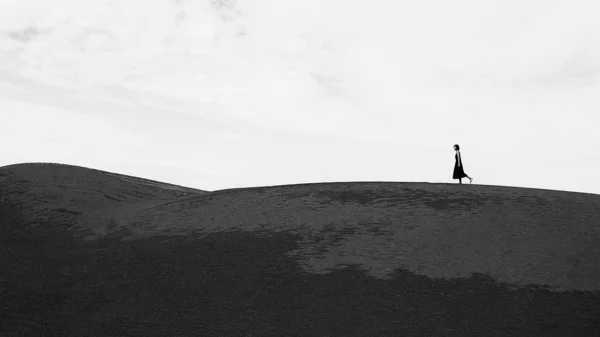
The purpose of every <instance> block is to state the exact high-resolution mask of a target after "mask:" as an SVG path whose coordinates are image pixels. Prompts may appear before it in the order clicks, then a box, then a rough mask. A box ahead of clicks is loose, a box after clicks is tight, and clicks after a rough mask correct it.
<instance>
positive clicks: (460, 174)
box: [452, 144, 473, 184]
mask: <svg viewBox="0 0 600 337" xmlns="http://www.w3.org/2000/svg"><path fill="white" fill-rule="evenodd" d="M454 151H456V154H455V155H454V160H455V163H454V173H453V174H452V179H458V183H459V184H462V178H469V184H470V183H472V182H473V178H471V177H469V176H468V175H467V174H466V173H465V167H464V166H463V163H462V159H461V158H460V146H458V144H454Z"/></svg>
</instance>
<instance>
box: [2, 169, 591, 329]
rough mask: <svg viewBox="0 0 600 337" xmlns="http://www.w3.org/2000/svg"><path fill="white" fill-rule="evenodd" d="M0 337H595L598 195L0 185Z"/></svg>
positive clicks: (68, 182)
mask: <svg viewBox="0 0 600 337" xmlns="http://www.w3.org/2000/svg"><path fill="white" fill-rule="evenodd" d="M0 200H1V201H2V204H1V206H0V207H1V209H0V220H1V226H0V237H1V239H0V240H1V241H0V249H1V250H2V254H1V255H0V256H1V259H0V266H1V267H2V268H1V269H0V271H1V273H2V274H0V282H1V286H2V287H1V289H0V291H1V296H2V303H3V305H2V309H0V310H1V311H0V314H1V316H0V317H2V318H3V319H2V320H0V332H6V333H9V334H12V335H15V334H21V335H32V334H39V333H43V334H44V335H57V336H67V335H99V336H116V335H119V336H123V335H140V336H141V335H147V334H150V335H169V336H172V335H203V336H282V335H290V336H291V335H294V336H398V335H411V336H504V335H507V334H512V335H516V336H540V335H544V336H597V335H598V333H599V332H600V318H599V317H600V269H599V268H598V266H600V253H599V252H600V227H599V226H598V224H599V223H600V195H594V194H584V193H572V192H562V191H553V190H540V189H524V188H514V187H502V186H484V185H462V186H460V185H452V184H429V183H408V182H405V183H402V182H364V183H326V184H325V183H324V184H302V185H286V186H270V187H256V188H244V189H232V190H221V191H213V192H208V191H201V190H195V189H190V188H185V187H181V186H175V185H170V184H164V183H159V182H155V181H150V180H145V179H140V178H135V177H129V176H123V175H119V174H114V173H109V172H103V171H98V170H92V169H87V168H83V167H74V166H68V165H59V164H19V165H12V166H6V167H2V168H0Z"/></svg>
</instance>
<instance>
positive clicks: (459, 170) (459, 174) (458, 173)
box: [452, 152, 467, 179]
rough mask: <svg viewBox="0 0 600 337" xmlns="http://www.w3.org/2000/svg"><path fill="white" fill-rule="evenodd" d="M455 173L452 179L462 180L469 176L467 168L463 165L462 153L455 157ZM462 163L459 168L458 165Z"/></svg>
mask: <svg viewBox="0 0 600 337" xmlns="http://www.w3.org/2000/svg"><path fill="white" fill-rule="evenodd" d="M454 160H455V162H454V173H452V179H460V178H466V177H467V174H466V173H465V166H464V165H463V163H462V160H461V159H460V152H456V154H455V155H454ZM459 162H460V166H458V163H459Z"/></svg>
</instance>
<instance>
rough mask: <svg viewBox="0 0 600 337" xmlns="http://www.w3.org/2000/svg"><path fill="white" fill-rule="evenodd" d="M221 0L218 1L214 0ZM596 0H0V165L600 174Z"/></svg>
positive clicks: (193, 178) (350, 176) (342, 173)
mask: <svg viewBox="0 0 600 337" xmlns="http://www.w3.org/2000/svg"><path fill="white" fill-rule="evenodd" d="M213 2H216V3H220V4H221V6H215V5H214V4H213ZM598 17H600V2H599V1H596V0H589V1H588V0H554V1H552V0H539V1H538V0H519V1H517V0H469V1H467V0H454V1H445V0H411V1H398V0H344V1H342V0H248V1H243V0H238V1H227V0H221V1H211V0H187V1H185V0H179V1H177V0H145V1H144V2H143V5H141V2H140V1H137V0H53V1H46V0H1V1H0V121H1V122H2V124H1V125H2V132H1V133H0V144H1V145H0V166H2V165H9V164H14V163H20V162H60V163H66V164H73V165H80V166H86V167H92V168H96V169H101V170H107V171H112V172H118V173H124V174H129V175H134V176H140V177H144V178H150V179H155V180H160V181H164V182H170V183H175V184H181V185H185V186H190V187H196V188H200V189H205V190H216V189H224V188H234V187H248V186H260V185H274V184H293V183H303V182H325V181H427V182H455V181H453V180H452V179H451V178H452V169H453V166H454V151H453V150H452V145H453V144H455V143H458V144H460V145H461V153H462V157H463V161H464V165H465V171H466V172H467V173H468V174H469V175H470V176H472V177H473V178H474V181H473V183H479V184H488V185H509V186H521V187H535V188H546V189H558V190H568V191H578V192H588V193H596V194H600V179H599V178H598V177H599V176H598V173H597V172H600V133H599V132H598V129H599V128H600V81H599V80H600V34H598V32H600V20H598Z"/></svg>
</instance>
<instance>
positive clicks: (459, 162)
mask: <svg viewBox="0 0 600 337" xmlns="http://www.w3.org/2000/svg"><path fill="white" fill-rule="evenodd" d="M457 152H458V166H459V167H460V166H461V165H462V160H461V159H460V151H457Z"/></svg>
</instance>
